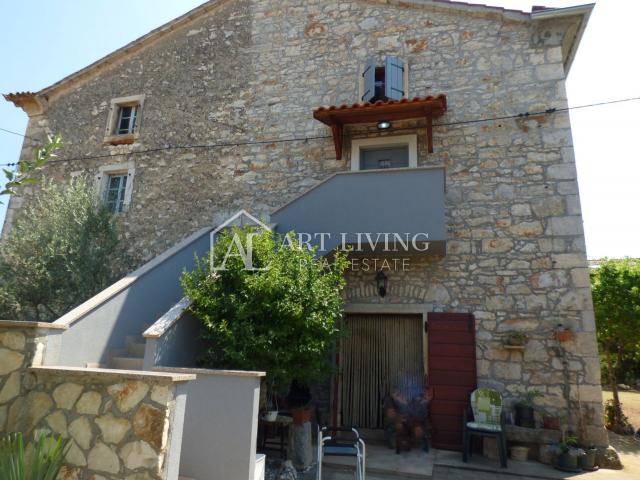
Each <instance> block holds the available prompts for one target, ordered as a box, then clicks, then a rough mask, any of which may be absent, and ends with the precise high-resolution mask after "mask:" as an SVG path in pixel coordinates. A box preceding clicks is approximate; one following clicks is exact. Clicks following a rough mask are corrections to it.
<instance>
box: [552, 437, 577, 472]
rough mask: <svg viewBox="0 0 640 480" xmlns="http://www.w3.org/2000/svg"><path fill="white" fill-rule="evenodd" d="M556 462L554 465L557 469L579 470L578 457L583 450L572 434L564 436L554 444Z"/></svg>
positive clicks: (566, 470)
mask: <svg viewBox="0 0 640 480" xmlns="http://www.w3.org/2000/svg"><path fill="white" fill-rule="evenodd" d="M556 454H557V457H556V463H555V465H554V467H555V468H557V469H558V470H562V471H564V472H579V471H580V469H579V468H578V459H579V458H580V457H582V456H583V455H584V454H585V453H584V450H582V449H581V448H578V438H577V437H574V436H568V437H566V438H565V439H564V440H563V441H562V442H560V443H558V444H557V445H556Z"/></svg>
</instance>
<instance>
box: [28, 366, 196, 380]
mask: <svg viewBox="0 0 640 480" xmlns="http://www.w3.org/2000/svg"><path fill="white" fill-rule="evenodd" d="M29 371H30V372H34V373H38V374H41V373H42V374H51V375H65V376H68V377H86V376H87V375H91V376H96V377H100V378H104V379H109V380H111V379H114V380H123V379H126V380H147V381H156V382H158V381H165V382H173V383H179V382H189V381H191V380H195V379H196V375H195V374H194V373H190V372H156V371H154V372H150V371H138V370H111V369H106V368H82V367H51V366H46V367H45V366H39V367H31V368H29Z"/></svg>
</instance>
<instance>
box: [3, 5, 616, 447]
mask: <svg viewBox="0 0 640 480" xmlns="http://www.w3.org/2000/svg"><path fill="white" fill-rule="evenodd" d="M592 8H593V6H592V5H587V6H581V7H572V8H564V9H534V11H533V12H531V13H528V12H521V11H515V10H506V9H503V8H497V7H489V6H484V5H472V4H467V3H462V2H453V1H445V0H432V1H431V0H403V1H395V0H385V1H383V0H342V1H337V0H313V1H309V0H304V1H303V0H280V1H269V0H212V1H209V2H206V3H204V4H203V5H202V6H200V7H198V8H196V9H195V10H193V11H191V12H189V13H188V14H186V15H184V16H182V17H180V18H178V19H176V20H174V21H172V22H170V23H169V24H167V25H164V26H162V27H160V28H158V29H156V30H154V31H152V32H150V33H149V34H147V35H145V36H143V37H141V38H139V39H137V40H135V41H134V42H132V43H130V44H129V45H126V46H125V47H123V48H121V49H120V50H118V51H116V52H114V53H112V54H110V55H108V56H106V57H105V58H103V59H101V60H98V61H97V62H95V63H94V64H92V65H89V66H88V67H86V68H84V69H82V70H80V71H78V72H76V73H74V74H72V75H70V76H68V77H66V78H64V79H62V80H60V81H59V82H57V83H55V84H54V85H51V86H50V87H47V88H44V89H43V90H41V91H39V92H36V93H31V92H22V93H14V94H8V95H5V98H6V99H7V100H9V101H12V102H13V103H14V104H15V105H16V106H19V107H21V108H22V109H23V110H24V111H25V112H26V113H27V114H28V115H29V124H28V127H27V132H26V135H27V136H28V138H26V139H25V143H24V148H23V151H22V158H29V156H30V155H32V152H33V149H34V142H33V141H32V140H31V139H44V138H45V135H46V134H50V133H58V134H61V135H62V137H63V138H64V139H65V141H66V145H65V147H64V148H63V150H62V152H61V153H60V155H59V158H58V159H56V160H55V161H53V162H51V163H50V164H49V165H48V166H47V167H46V169H45V175H46V176H47V177H49V178H53V179H55V180H56V181H59V182H67V181H69V179H70V178H72V177H73V176H75V175H87V176H89V177H91V178H95V182H96V187H97V189H98V191H99V194H100V195H102V196H103V197H104V198H105V200H106V201H107V203H108V205H109V206H110V207H111V208H112V209H113V210H114V212H116V214H117V215H118V218H119V219H120V221H121V224H122V227H123V229H124V239H125V241H126V242H127V244H128V247H129V249H130V251H131V252H132V253H133V254H135V255H137V256H138V258H140V259H141V261H148V260H151V263H150V264H147V265H151V264H152V265H153V268H156V266H157V265H160V264H162V262H165V261H166V259H167V258H169V257H168V256H167V255H168V254H167V253H166V252H165V251H166V250H167V249H170V248H172V247H174V245H176V244H177V243H178V242H181V241H183V243H181V244H180V245H182V246H184V245H187V246H194V245H196V244H197V245H199V247H198V248H201V249H205V246H206V241H203V240H202V239H203V238H204V239H205V240H206V238H208V237H207V235H208V232H210V231H211V229H212V228H214V227H215V226H216V225H220V224H222V223H223V222H224V221H225V220H227V219H228V218H229V217H231V215H233V214H234V213H235V212H237V211H239V210H246V211H247V212H250V213H251V214H253V215H254V216H256V217H259V218H262V219H265V220H268V222H269V223H271V224H272V225H275V228H276V230H277V231H279V232H287V231H289V230H290V229H293V230H295V231H297V232H304V233H306V234H308V235H309V237H308V238H310V239H311V241H312V243H316V244H317V243H318V241H319V240H318V239H319V238H322V237H321V236H320V237H319V236H318V235H319V234H322V233H331V234H332V235H333V236H332V237H331V238H333V239H336V238H344V239H345V240H344V242H343V243H349V244H354V243H358V241H359V240H360V241H361V242H360V243H363V242H364V243H366V245H368V248H367V249H364V250H363V251H362V252H357V253H355V254H353V255H352V259H353V260H354V261H353V262H352V268H351V269H350V270H349V272H348V273H347V280H348V285H347V288H346V305H345V318H346V325H347V328H348V329H350V330H351V331H352V333H353V335H352V336H351V337H350V339H349V340H348V341H346V342H345V343H344V344H343V346H342V348H341V351H340V355H339V357H340V358H339V360H338V362H339V366H340V369H339V370H338V372H340V374H336V375H335V376H334V377H335V378H333V379H332V381H331V385H330V388H329V389H328V390H327V396H326V397H325V398H323V401H324V405H325V406H326V410H327V415H328V418H330V419H331V420H332V421H336V422H343V423H349V424H356V425H358V426H360V427H363V428H370V429H377V428H380V425H381V418H380V415H381V413H380V412H381V405H382V401H383V398H382V397H383V396H384V393H388V391H389V390H390V389H392V388H394V387H400V388H406V389H411V388H418V387H419V386H420V385H421V382H422V381H423V380H422V379H423V377H424V376H425V375H427V376H428V382H429V384H430V385H431V386H433V387H434V395H435V396H434V408H433V419H432V423H433V429H434V444H435V445H436V446H440V447H444V448H456V447H457V446H458V445H459V442H460V412H461V409H462V406H463V405H464V404H465V402H466V398H467V397H468V394H469V392H470V391H471V390H472V389H473V388H475V386H476V385H479V386H490V387H493V388H496V389H497V390H499V391H500V392H501V393H502V394H503V396H504V397H505V399H506V401H507V403H512V402H514V401H516V400H517V399H518V398H520V397H521V396H522V395H523V394H524V393H525V392H526V391H528V390H531V389H536V390H539V391H541V392H542V393H543V395H542V396H541V397H539V398H538V399H536V405H537V407H538V409H539V410H540V411H541V412H546V413H548V414H551V415H558V416H563V417H564V416H565V415H567V412H569V415H568V421H569V423H570V425H571V427H572V428H573V429H574V430H576V429H578V428H579V427H580V428H581V430H582V435H583V436H584V437H585V439H586V440H588V441H589V442H591V443H595V444H598V445H606V444H607V438H606V433H605V430H604V428H603V422H602V393H601V387H600V368H599V360H598V351H597V345H596V337H595V322H594V314H593V307H592V301H591V296H590V288H589V272H588V265H587V260H586V253H585V241H584V233H583V227H582V217H581V210H580V199H579V192H578V183H577V179H576V168H575V159H574V154H573V147H572V139H571V127H570V122H569V115H568V113H567V111H566V110H565V108H566V107H567V95H566V90H565V79H566V77H567V75H568V73H569V69H570V67H571V63H572V60H573V58H574V56H575V53H576V50H577V48H578V45H579V42H580V38H581V36H582V33H583V31H584V29H585V28H586V25H587V22H588V18H589V14H590V12H591V9H592ZM526 112H529V114H528V115H522V116H518V114H521V113H526ZM37 194H38V192H37V189H36V190H33V191H25V193H24V195H23V196H21V197H14V198H12V199H11V202H10V205H9V212H8V215H7V219H6V221H5V226H4V229H5V231H6V230H7V229H9V228H10V225H11V222H12V220H13V219H14V217H15V216H16V215H19V214H20V209H21V207H22V206H23V205H24V204H25V203H26V202H29V200H30V198H32V196H33V195H37ZM194 232H196V233H194ZM198 232H199V233H198ZM203 232H204V233H203ZM366 233H369V234H370V236H369V237H367V236H366ZM385 233H387V234H390V235H391V238H392V240H391V244H392V246H394V247H398V246H401V247H405V248H401V249H400V250H401V251H400V253H398V251H397V249H396V251H389V250H388V249H384V248H382V247H381V245H382V243H376V242H375V241H373V243H372V241H371V239H372V238H373V236H375V238H377V239H378V240H380V238H383V239H384V238H385V237H384V234H385ZM394 233H395V234H397V236H394ZM358 234H362V235H360V236H358ZM194 235H195V236H194ZM203 235H204V236H203ZM341 235H343V236H342V237H341ZM381 235H382V237H381ZM185 238H187V240H184V239H185ZM416 238H418V241H417V242H416V241H413V240H415V239H416ZM184 242H186V243H184ZM194 242H195V243H194ZM203 242H204V243H203ZM407 244H409V245H408V247H406V245H407ZM336 245H337V243H331V244H330V245H329V246H328V247H334V246H336ZM181 248H182V247H181ZM194 248H195V247H194ZM205 250H206V249H205ZM205 250H203V252H204V251H205ZM327 250H330V248H327ZM391 250H394V249H391ZM175 251H177V250H175V247H174V249H173V250H171V252H175ZM163 252H165V253H163ZM172 254H173V253H172ZM158 256H159V257H158ZM187 257H188V255H187ZM185 261H186V260H185ZM154 262H155V263H154ZM144 268H145V267H143V269H144ZM149 268H151V267H149ZM177 272H179V269H178V270H177ZM176 277H177V275H176ZM171 280H172V281H175V282H177V280H175V278H172V279H171ZM160 297H161V298H163V300H161V301H160V302H161V303H162V305H160V306H158V304H157V301H158V300H157V298H156V299H155V300H156V303H155V304H153V306H151V304H149V305H148V307H147V308H146V310H144V312H143V313H140V312H137V313H136V315H137V316H136V317H135V318H136V319H138V318H140V320H132V318H129V319H124V317H122V315H120V317H119V320H118V322H120V324H121V325H125V324H126V326H127V327H126V329H127V332H126V333H127V334H128V335H132V334H134V335H138V336H139V335H140V334H141V333H142V332H143V330H144V327H143V325H144V323H147V322H143V321H142V320H143V317H144V315H146V316H147V318H146V320H151V321H153V320H155V319H156V318H157V317H158V308H162V309H163V310H162V311H168V310H169V309H170V307H171V306H172V305H173V304H174V303H176V302H177V301H178V300H179V299H180V292H179V289H178V288H177V287H176V288H175V289H174V290H172V292H171V294H170V295H169V294H167V296H166V298H165V297H163V296H159V297H158V298H160ZM140 298H142V297H140ZM145 302H147V303H148V301H147V300H144V301H142V303H145ZM163 302H164V303H163ZM94 306H95V304H94ZM87 311H89V310H88V309H86V308H85V310H84V311H83V312H81V313H78V312H76V313H74V312H70V313H69V314H68V315H71V316H72V317H73V316H74V315H75V316H76V317H77V316H78V315H88V314H87V313H86V312H87ZM169 313H171V312H169ZM112 315H113V314H112ZM168 315H169V314H168ZM65 317H67V316H65ZM65 317H63V319H64V318H65ZM167 318H169V323H170V324H171V325H173V322H175V321H176V320H177V319H178V318H180V315H173V316H171V315H169V317H167ZM61 320H62V319H61ZM127 322H128V323H127ZM136 322H137V323H136ZM559 324H561V325H562V328H566V329H569V330H570V331H571V333H572V338H571V340H570V341H567V342H559V341H558V340H557V339H556V336H555V334H554V332H555V331H556V329H558V325H559ZM514 332H523V333H525V334H526V337H527V342H526V345H525V346H524V347H523V348H522V347H520V348H508V347H509V346H508V345H505V339H507V338H508V337H509V336H510V335H511V334H513V333H514ZM154 335H155V334H154V333H153V332H151V333H149V332H147V334H145V337H146V338H147V347H149V345H150V342H151V343H153V342H157V341H158V340H157V339H158V338H160V335H155V336H154ZM116 337H117V336H116V335H112V336H111V337H110V341H111V342H112V343H111V344H107V343H105V344H104V345H102V346H101V348H100V349H98V351H99V356H98V357H97V358H91V359H89V356H90V355H89V353H87V356H86V357H83V358H80V357H78V358H77V359H74V362H76V363H80V364H82V363H83V362H85V363H86V362H93V361H95V362H97V363H101V364H102V363H105V362H104V358H105V355H106V354H105V352H106V351H107V350H108V348H112V347H113V346H114V345H115V344H114V343H113V342H115V343H117V342H123V341H124V340H123V339H124V333H123V335H121V336H120V337H117V338H116ZM394 342H395V343H394ZM375 345H384V348H385V349H387V350H388V351H389V352H390V353H389V358H391V360H385V358H387V357H385V355H382V354H380V355H378V354H373V353H371V352H372V351H382V348H381V347H380V349H376V348H373V347H374V346H375ZM115 346H116V347H117V346H118V345H115ZM156 346H157V345H155V344H154V346H153V348H156ZM145 355H147V353H146V354H145ZM147 356H148V355H147ZM146 360H147V358H145V362H146ZM156 360H157V358H156ZM385 362H387V363H385ZM389 362H391V363H389ZM71 363H73V362H71V361H70V363H69V364H71ZM178 363H179V362H178ZM145 365H146V364H145ZM355 365H360V367H356V366H355ZM362 371H366V372H377V373H376V374H372V375H370V376H368V377H367V378H365V376H363V375H360V374H359V373H361V372H362ZM381 372H382V373H381ZM385 372H386V373H385ZM367 392H382V393H375V394H368V393H367ZM361 398H366V399H367V400H366V402H365V403H363V402H362V401H361V400H357V399H361ZM354 399H355V400H354Z"/></svg>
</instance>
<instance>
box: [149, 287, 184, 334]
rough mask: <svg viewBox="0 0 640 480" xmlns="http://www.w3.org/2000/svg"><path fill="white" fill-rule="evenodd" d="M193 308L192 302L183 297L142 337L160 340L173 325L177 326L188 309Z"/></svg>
mask: <svg viewBox="0 0 640 480" xmlns="http://www.w3.org/2000/svg"><path fill="white" fill-rule="evenodd" d="M189 306H191V300H190V299H188V298H187V297H183V298H182V300H180V301H179V302H178V303H176V304H175V305H174V306H173V307H171V308H170V309H169V311H167V313H165V314H164V315H162V316H161V317H160V318H159V319H158V320H156V322H155V323H154V324H153V325H151V326H150V327H149V328H147V329H146V330H145V331H144V333H143V334H142V336H143V337H144V338H160V337H162V336H163V335H164V334H165V332H166V331H167V330H169V329H170V328H171V327H172V326H173V324H175V323H176V322H177V321H178V320H180V317H182V314H183V313H184V312H185V310H186V309H187V308H189Z"/></svg>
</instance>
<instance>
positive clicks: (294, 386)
mask: <svg viewBox="0 0 640 480" xmlns="http://www.w3.org/2000/svg"><path fill="white" fill-rule="evenodd" d="M286 400H287V405H288V406H289V408H290V409H291V416H292V417H293V423H294V424H295V425H303V424H304V423H305V422H308V421H309V420H311V416H312V414H313V406H312V405H311V391H310V390H309V387H308V386H307V385H306V384H305V383H303V382H302V381H300V380H297V379H296V380H294V381H293V382H291V388H290V389H289V394H288V395H287V399H286Z"/></svg>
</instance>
